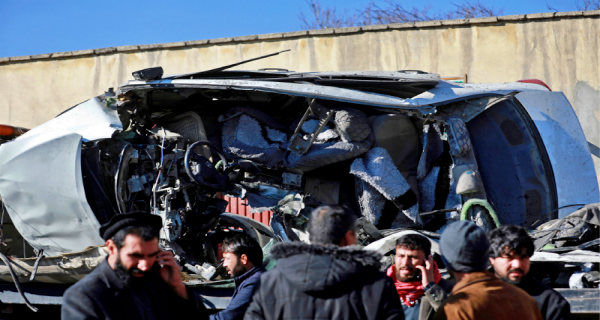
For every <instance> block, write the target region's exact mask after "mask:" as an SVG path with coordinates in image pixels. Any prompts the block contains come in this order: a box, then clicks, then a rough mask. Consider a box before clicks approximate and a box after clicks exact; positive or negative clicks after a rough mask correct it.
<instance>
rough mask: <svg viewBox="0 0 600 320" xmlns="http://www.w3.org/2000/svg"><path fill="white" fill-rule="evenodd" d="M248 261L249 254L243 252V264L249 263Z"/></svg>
mask: <svg viewBox="0 0 600 320" xmlns="http://www.w3.org/2000/svg"><path fill="white" fill-rule="evenodd" d="M248 261H249V260H248V256H247V255H246V254H245V253H242V255H241V256H240V262H241V263H242V265H244V266H245V265H247V264H248Z"/></svg>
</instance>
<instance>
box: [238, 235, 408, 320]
mask: <svg viewBox="0 0 600 320" xmlns="http://www.w3.org/2000/svg"><path fill="white" fill-rule="evenodd" d="M271 255H272V257H273V258H274V259H276V260H277V265H276V266H275V268H273V269H272V270H270V271H268V272H266V273H264V274H263V275H262V276H261V281H260V287H259V288H258V289H257V290H256V293H255V294H254V297H253V300H252V302H251V303H250V306H249V307H248V310H247V311H246V314H245V316H244V319H269V320H270V319H404V315H403V313H402V307H401V305H400V298H399V297H398V293H397V292H396V288H395V286H394V283H393V281H392V279H390V278H389V277H388V276H386V275H385V274H384V273H382V272H380V271H379V268H380V265H381V263H380V260H381V258H382V256H381V254H379V253H377V252H375V251H366V250H361V249H360V247H358V246H350V247H339V246H335V245H322V244H312V245H311V244H306V243H303V242H292V243H283V244H278V245H276V246H274V247H273V249H272V250H271Z"/></svg>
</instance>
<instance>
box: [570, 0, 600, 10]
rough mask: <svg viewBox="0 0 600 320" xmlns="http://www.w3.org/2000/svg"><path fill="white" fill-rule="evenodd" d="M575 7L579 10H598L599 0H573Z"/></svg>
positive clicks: (599, 6) (599, 8)
mask: <svg viewBox="0 0 600 320" xmlns="http://www.w3.org/2000/svg"><path fill="white" fill-rule="evenodd" d="M575 7H577V10H579V11H590V10H600V0H583V1H580V0H575Z"/></svg>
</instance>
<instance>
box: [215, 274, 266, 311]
mask: <svg viewBox="0 0 600 320" xmlns="http://www.w3.org/2000/svg"><path fill="white" fill-rule="evenodd" d="M265 271H266V270H265V268H264V267H263V266H260V267H254V268H252V269H250V270H248V272H246V273H244V274H243V275H241V276H239V277H236V278H234V279H233V280H234V281H235V291H234V292H233V296H231V302H229V305H228V306H227V308H225V310H223V311H221V312H218V313H215V314H212V315H210V320H233V319H243V318H244V313H245V312H246V309H248V305H250V302H251V301H252V295H253V294H254V289H256V287H257V286H258V284H259V283H260V276H261V275H262V274H263V273H264V272H265Z"/></svg>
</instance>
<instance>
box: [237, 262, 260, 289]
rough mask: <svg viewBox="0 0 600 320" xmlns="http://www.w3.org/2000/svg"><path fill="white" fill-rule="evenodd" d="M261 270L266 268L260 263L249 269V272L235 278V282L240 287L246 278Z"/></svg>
mask: <svg viewBox="0 0 600 320" xmlns="http://www.w3.org/2000/svg"><path fill="white" fill-rule="evenodd" d="M259 271H265V268H264V267H263V266H262V265H260V266H258V267H254V268H252V269H250V270H248V272H246V273H244V274H243V275H241V276H239V277H235V278H233V282H234V283H235V287H236V288H237V287H239V286H240V285H241V284H242V283H243V282H244V281H246V279H248V278H250V277H251V276H253V275H254V274H256V273H257V272H259Z"/></svg>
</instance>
